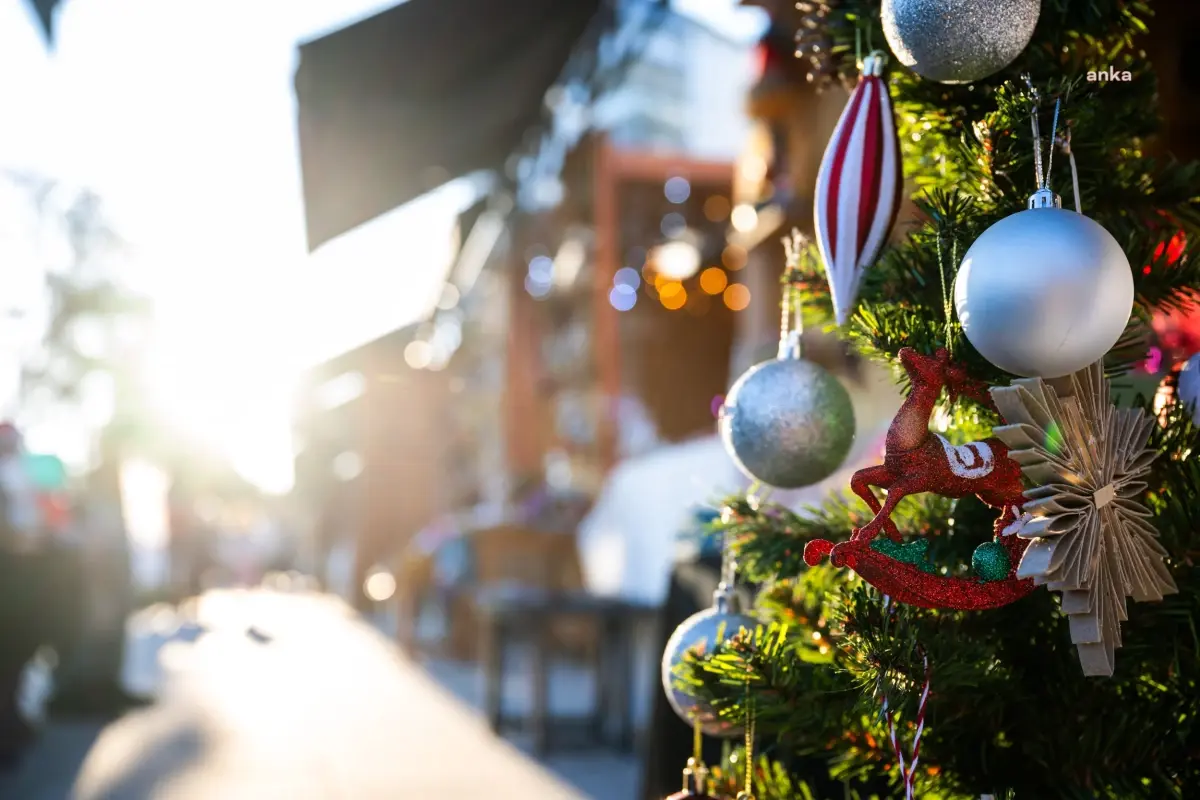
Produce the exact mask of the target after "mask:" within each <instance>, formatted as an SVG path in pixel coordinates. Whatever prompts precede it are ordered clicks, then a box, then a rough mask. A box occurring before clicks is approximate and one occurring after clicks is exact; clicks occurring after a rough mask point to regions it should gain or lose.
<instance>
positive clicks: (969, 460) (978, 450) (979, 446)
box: [934, 433, 996, 480]
mask: <svg viewBox="0 0 1200 800" xmlns="http://www.w3.org/2000/svg"><path fill="white" fill-rule="evenodd" d="M934 436H937V438H938V441H939V442H941V443H942V449H943V450H945V451H946V462H947V463H948V464H949V465H950V471H951V472H953V473H954V474H955V475H957V476H958V477H960V478H966V479H968V480H978V479H979V478H983V477H985V476H987V475H988V474H990V473H991V471H992V469H993V468H995V466H996V457H995V456H994V455H993V454H992V448H991V446H990V445H989V444H988V443H987V442H967V443H966V444H950V443H949V442H948V441H946V439H945V437H943V436H940V435H938V434H936V433H935V434H934Z"/></svg>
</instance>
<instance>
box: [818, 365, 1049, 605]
mask: <svg viewBox="0 0 1200 800" xmlns="http://www.w3.org/2000/svg"><path fill="white" fill-rule="evenodd" d="M900 363H901V364H902V365H903V366H904V371H905V372H907V373H908V377H909V380H910V381H911V383H912V389H911V390H910V391H909V393H908V398H907V399H906V400H905V401H904V405H902V406H901V407H900V410H899V411H898V412H897V413H896V416H895V418H894V419H893V420H892V424H891V427H890V428H888V433H887V440H886V452H885V454H884V459H883V464H881V465H879V466H875V467H867V468H866V469H861V470H859V471H858V472H856V473H854V477H853V478H851V480H850V488H851V489H852V490H853V492H854V493H855V494H856V495H858V496H859V497H861V498H862V499H863V500H864V501H866V503H867V505H868V506H869V507H870V509H871V510H872V511H873V512H875V517H874V519H872V520H871V521H870V522H869V523H867V524H866V525H865V526H863V527H862V528H858V529H857V530H855V531H854V534H853V535H852V536H851V538H850V540H849V541H846V542H841V543H839V544H836V545H835V544H833V543H831V542H829V541H827V540H825V539H815V540H813V541H810V542H809V543H808V544H807V545H806V546H805V548H804V560H805V562H806V563H807V564H808V565H809V566H816V565H817V564H819V563H820V562H821V560H822V559H823V558H825V556H829V558H830V562H831V563H832V564H833V565H834V566H838V567H842V566H844V567H849V568H850V569H852V570H854V571H855V572H857V573H858V574H859V575H860V576H861V577H862V578H863V580H865V581H867V583H870V584H871V585H872V586H874V587H875V588H876V589H879V590H880V591H881V592H883V593H885V594H887V595H888V596H889V597H891V598H892V599H894V600H897V601H899V602H902V603H909V604H911V605H917V606H924V607H925V608H951V609H971V610H981V609H986V608H998V607H999V606H1003V605H1007V604H1009V603H1012V602H1014V601H1016V600H1019V599H1021V598H1022V597H1024V596H1025V595H1027V594H1029V593H1030V592H1032V591H1033V588H1034V586H1033V581H1032V580H1029V579H1020V578H1017V576H1016V573H1017V566H1018V565H1019V564H1020V562H1021V555H1022V554H1023V553H1024V552H1025V548H1026V547H1027V546H1028V541H1027V540H1025V539H1022V538H1021V537H1019V536H1016V535H1015V534H1016V532H1017V531H1019V530H1020V528H1021V527H1022V525H1023V523H1024V522H1026V521H1027V520H1028V518H1027V517H1024V516H1022V513H1021V505H1022V504H1023V503H1024V502H1025V498H1024V496H1023V495H1022V492H1023V488H1024V487H1023V486H1022V483H1021V467H1020V465H1019V464H1017V462H1015V461H1013V460H1012V459H1010V458H1009V457H1008V448H1007V447H1006V446H1005V445H1004V443H1003V442H1001V441H1000V440H999V439H995V438H992V439H985V440H984V441H982V442H971V443H969V444H964V445H952V444H950V443H949V442H948V441H946V440H945V439H944V438H942V437H941V436H939V435H938V434H936V433H934V432H933V431H931V430H929V418H930V416H931V415H932V413H933V407H934V404H935V403H937V400H938V397H939V396H940V395H941V393H942V389H943V388H945V389H946V391H947V393H948V395H949V398H950V401H951V402H954V401H955V400H956V399H958V397H959V396H965V397H971V398H973V399H975V400H978V401H979V402H981V403H983V404H984V405H986V406H987V407H988V408H991V409H993V410H995V406H994V405H993V404H992V400H991V397H990V396H989V395H988V394H987V392H986V387H985V386H984V384H982V383H980V382H978V381H974V380H971V379H970V378H968V377H967V375H966V373H965V372H964V371H963V369H962V368H961V367H959V366H956V365H954V364H952V363H951V362H950V356H949V354H948V353H947V352H946V351H945V350H938V351H937V353H936V354H935V355H934V356H933V357H929V356H923V355H920V354H919V353H917V352H916V351H915V350H912V349H911V348H907V347H906V348H904V349H903V350H901V351H900ZM871 487H879V488H881V489H885V490H887V499H886V500H885V501H884V502H883V503H882V504H880V502H879V499H878V498H877V497H876V496H875V494H874V492H873V491H872V489H871ZM923 492H934V493H936V494H939V495H941V496H943V497H952V498H961V497H969V496H971V495H975V496H977V497H978V498H979V499H980V500H982V501H983V502H984V503H987V504H988V505H989V506H992V507H993V508H998V509H1000V516H999V517H998V518H997V519H996V523H995V541H996V542H997V543H998V547H1002V548H1003V550H1004V552H1003V553H1000V558H1002V559H1003V558H1004V554H1005V553H1006V554H1007V563H1008V565H1009V568H1008V570H1007V574H1003V575H996V576H992V579H991V580H989V579H987V578H986V577H976V576H971V577H957V576H951V575H941V574H938V573H937V571H936V570H934V568H933V567H932V565H931V564H929V563H928V562H926V561H925V559H924V545H925V543H924V542H921V544H920V545H919V546H917V547H916V548H915V551H916V553H917V557H916V558H913V557H912V555H911V553H912V549H911V548H910V545H902V544H899V542H900V538H901V536H900V531H899V530H898V529H897V528H896V524H895V523H894V522H892V518H891V513H892V510H893V509H895V507H896V504H897V503H899V502H900V500H901V499H903V498H904V497H906V496H908V495H910V494H921V493H923ZM881 531H883V532H886V533H887V535H888V538H887V539H883V540H877V539H876V537H877V536H878V535H879V533H880V532H881ZM912 544H916V543H912ZM990 547H992V548H994V549H995V548H997V545H990ZM906 549H908V555H907V556H906V555H905V551H906ZM1000 569H1001V570H1003V567H1001V568H1000Z"/></svg>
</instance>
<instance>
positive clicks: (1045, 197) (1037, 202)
mask: <svg viewBox="0 0 1200 800" xmlns="http://www.w3.org/2000/svg"><path fill="white" fill-rule="evenodd" d="M1029 207H1030V208H1062V198H1061V197H1059V196H1058V195H1056V194H1055V193H1054V192H1053V191H1051V190H1050V189H1047V188H1046V187H1042V188H1041V189H1038V190H1037V191H1036V192H1034V193H1033V194H1031V195H1030V196H1029Z"/></svg>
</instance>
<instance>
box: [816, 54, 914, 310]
mask: <svg viewBox="0 0 1200 800" xmlns="http://www.w3.org/2000/svg"><path fill="white" fill-rule="evenodd" d="M883 65H884V54H883V53H882V52H878V51H876V52H874V53H871V54H870V55H869V56H867V57H866V58H865V59H864V60H863V66H862V74H861V75H859V78H858V86H856V87H855V88H854V93H853V94H851V95H850V102H848V103H847V104H846V109H845V110H844V111H843V112H842V116H841V119H839V120H838V124H837V127H836V128H835V129H834V131H833V136H832V137H830V139H829V144H828V145H827V146H826V148H825V156H824V157H823V158H822V159H821V170H820V172H818V173H817V188H816V196H815V197H814V202H813V204H814V207H815V217H816V220H815V221H816V234H817V246H818V247H819V248H820V251H821V258H822V259H823V260H824V262H825V273H826V275H827V276H828V277H829V289H830V292H831V293H832V295H833V309H834V313H835V314H836V316H837V322H838V324H839V325H843V324H845V322H846V320H847V319H848V318H849V317H850V314H851V313H853V311H854V306H855V303H856V301H857V299H858V289H859V285H860V284H861V283H862V276H863V272H864V271H865V270H866V269H867V268H868V267H870V266H871V264H872V263H874V261H875V258H876V256H878V255H879V251H880V250H881V249H882V248H883V244H884V242H885V241H886V240H887V235H888V232H889V231H890V230H891V228H892V224H893V223H894V222H895V221H896V214H897V212H898V211H899V210H900V191H901V189H902V187H903V185H904V178H903V175H902V174H901V165H900V140H899V138H898V137H897V135H896V119H895V116H894V114H893V112H892V99H891V97H890V96H889V95H888V90H887V83H886V82H884V80H883V77H882V75H883Z"/></svg>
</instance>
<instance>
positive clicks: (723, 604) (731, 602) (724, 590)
mask: <svg viewBox="0 0 1200 800" xmlns="http://www.w3.org/2000/svg"><path fill="white" fill-rule="evenodd" d="M713 608H715V609H716V610H717V613H718V614H741V613H742V598H740V597H739V596H738V593H737V591H736V590H734V588H733V586H732V585H730V584H729V583H726V582H725V581H721V583H720V584H718V585H717V590H716V591H715V592H713Z"/></svg>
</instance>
